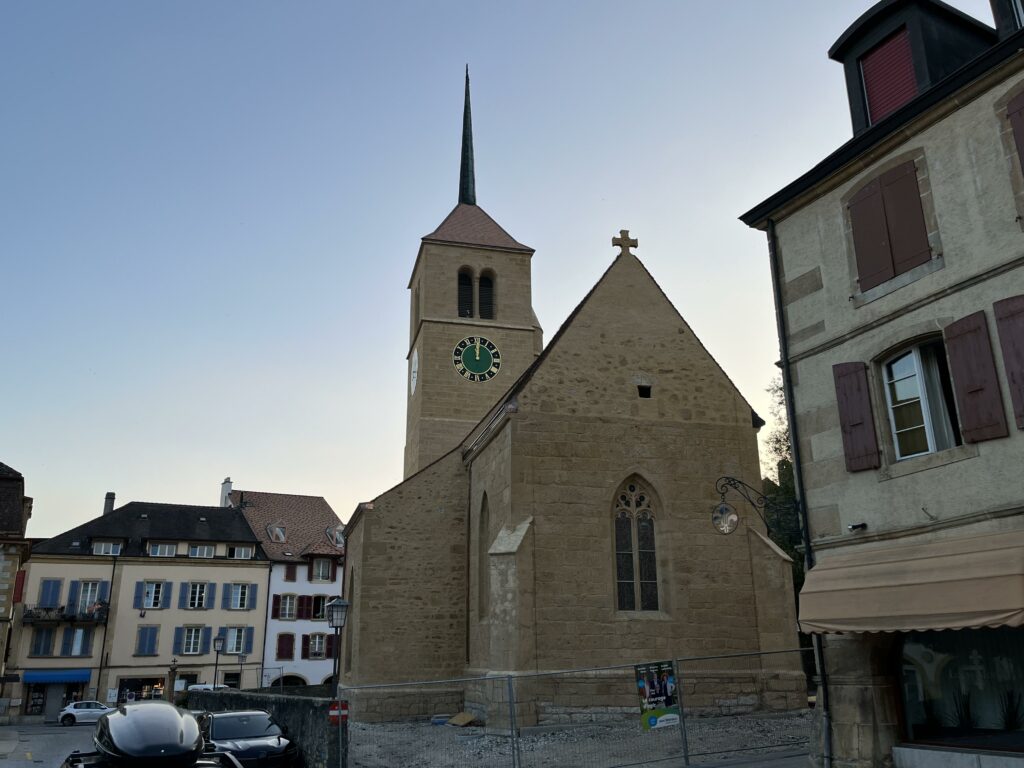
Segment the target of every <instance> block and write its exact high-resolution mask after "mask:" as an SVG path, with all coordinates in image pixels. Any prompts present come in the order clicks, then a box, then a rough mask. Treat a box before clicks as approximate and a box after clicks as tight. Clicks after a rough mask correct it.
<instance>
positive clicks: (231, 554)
mask: <svg viewBox="0 0 1024 768" xmlns="http://www.w3.org/2000/svg"><path fill="white" fill-rule="evenodd" d="M228 559H229V560H252V547H228Z"/></svg>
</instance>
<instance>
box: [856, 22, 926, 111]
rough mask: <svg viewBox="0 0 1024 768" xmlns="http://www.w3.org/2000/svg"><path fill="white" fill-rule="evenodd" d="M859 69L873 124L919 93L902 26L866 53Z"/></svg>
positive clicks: (906, 36)
mask: <svg viewBox="0 0 1024 768" xmlns="http://www.w3.org/2000/svg"><path fill="white" fill-rule="evenodd" d="M860 72H861V81H862V82H863V84H864V98H865V100H866V102H867V108H868V122H869V123H870V124H871V125H874V124H875V123H877V122H878V121H879V120H881V119H882V118H884V117H886V116H888V115H890V114H892V113H893V112H895V111H896V110H897V109H899V108H900V107H902V106H903V105H904V104H906V103H907V102H908V101H910V100H911V99H912V98H914V97H915V96H917V92H918V88H917V76H916V75H915V74H914V56H913V53H912V52H911V49H910V34H909V33H908V32H907V28H906V27H902V28H901V29H899V30H898V31H897V32H896V33H895V34H893V35H890V36H889V37H888V38H886V39H885V40H883V41H882V42H881V43H879V44H878V45H876V46H875V47H874V48H872V49H871V50H870V51H868V52H867V53H866V54H864V56H863V57H861V60H860Z"/></svg>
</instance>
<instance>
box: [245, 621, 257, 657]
mask: <svg viewBox="0 0 1024 768" xmlns="http://www.w3.org/2000/svg"><path fill="white" fill-rule="evenodd" d="M254 634H255V630H253V628H252V627H246V628H245V653H247V654H248V653H252V637H253V635H254Z"/></svg>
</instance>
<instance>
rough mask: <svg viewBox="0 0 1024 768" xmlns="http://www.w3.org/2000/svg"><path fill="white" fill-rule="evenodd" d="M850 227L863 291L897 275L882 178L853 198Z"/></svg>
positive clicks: (875, 180) (858, 277) (858, 280)
mask: <svg viewBox="0 0 1024 768" xmlns="http://www.w3.org/2000/svg"><path fill="white" fill-rule="evenodd" d="M849 207H850V226H851V227H852V228H853V250H854V252H855V253H856V255H857V283H858V285H859V286H860V289H861V290H862V291H866V290H868V289H869V288H874V287H875V286H876V285H880V284H881V283H884V282H885V281H886V280H889V279H890V278H892V277H893V275H894V274H895V273H894V272H893V267H892V251H891V249H890V246H889V231H888V229H887V228H886V226H885V203H884V201H883V198H882V183H881V181H880V180H879V179H874V180H873V181H871V182H869V183H868V184H867V185H866V186H865V187H864V188H863V189H861V190H860V191H859V192H858V193H857V194H856V195H854V196H853V197H852V198H850V204H849Z"/></svg>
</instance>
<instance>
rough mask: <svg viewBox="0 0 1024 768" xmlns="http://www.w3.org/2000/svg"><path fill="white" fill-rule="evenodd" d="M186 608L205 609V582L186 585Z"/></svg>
mask: <svg viewBox="0 0 1024 768" xmlns="http://www.w3.org/2000/svg"><path fill="white" fill-rule="evenodd" d="M188 607H189V608H205V607H206V582H205V581H193V582H192V583H191V584H189V585H188Z"/></svg>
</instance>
